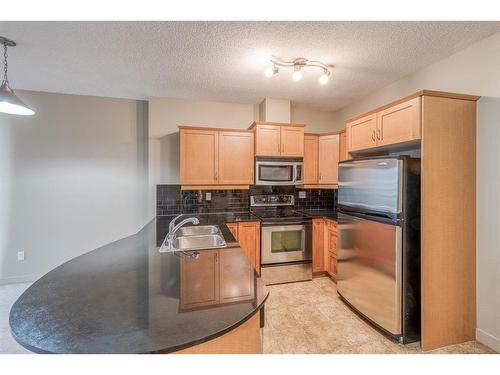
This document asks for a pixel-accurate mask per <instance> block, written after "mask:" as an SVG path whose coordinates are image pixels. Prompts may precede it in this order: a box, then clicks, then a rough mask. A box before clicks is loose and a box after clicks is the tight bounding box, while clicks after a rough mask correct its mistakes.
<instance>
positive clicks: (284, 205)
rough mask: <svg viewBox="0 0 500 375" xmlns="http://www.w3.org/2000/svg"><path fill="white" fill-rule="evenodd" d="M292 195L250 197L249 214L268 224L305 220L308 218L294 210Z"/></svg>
mask: <svg viewBox="0 0 500 375" xmlns="http://www.w3.org/2000/svg"><path fill="white" fill-rule="evenodd" d="M293 206H294V197H293V195H271V194H270V195H253V196H251V197H250V207H251V208H250V212H251V213H252V214H253V215H255V216H257V217H258V218H260V219H263V220H266V221H268V222H270V221H273V222H284V221H287V220H293V221H297V220H305V219H308V218H309V216H307V215H306V214H304V213H302V212H299V211H296V210H295V209H294V207H293Z"/></svg>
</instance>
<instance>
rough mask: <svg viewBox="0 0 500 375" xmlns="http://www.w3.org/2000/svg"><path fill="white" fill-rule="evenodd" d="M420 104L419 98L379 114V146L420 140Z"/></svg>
mask: <svg viewBox="0 0 500 375" xmlns="http://www.w3.org/2000/svg"><path fill="white" fill-rule="evenodd" d="M420 102H421V98H420V97H417V98H414V99H411V100H408V101H406V102H403V103H400V104H397V105H395V106H392V107H389V108H387V109H384V110H382V111H380V112H378V113H377V146H385V145H390V144H395V143H401V142H407V141H412V140H416V139H420V117H421V105H420Z"/></svg>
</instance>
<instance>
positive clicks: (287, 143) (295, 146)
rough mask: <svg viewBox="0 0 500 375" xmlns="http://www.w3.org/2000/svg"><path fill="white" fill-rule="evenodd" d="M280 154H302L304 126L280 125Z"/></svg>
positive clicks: (299, 155)
mask: <svg viewBox="0 0 500 375" xmlns="http://www.w3.org/2000/svg"><path fill="white" fill-rule="evenodd" d="M280 149H281V156H298V157H302V156H304V128H303V127H302V126H281V148H280Z"/></svg>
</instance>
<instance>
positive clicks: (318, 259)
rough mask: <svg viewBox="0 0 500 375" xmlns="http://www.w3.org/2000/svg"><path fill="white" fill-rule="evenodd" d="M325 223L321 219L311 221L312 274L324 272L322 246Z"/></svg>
mask: <svg viewBox="0 0 500 375" xmlns="http://www.w3.org/2000/svg"><path fill="white" fill-rule="evenodd" d="M324 238H325V221H324V220H323V219H313V239H312V247H313V251H312V269H313V272H324V271H325V270H326V268H325V263H324V258H325V254H324V251H325V249H324V244H325V240H324Z"/></svg>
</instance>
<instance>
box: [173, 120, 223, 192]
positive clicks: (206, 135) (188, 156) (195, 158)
mask: <svg viewBox="0 0 500 375" xmlns="http://www.w3.org/2000/svg"><path fill="white" fill-rule="evenodd" d="M218 140H219V137H218V132H217V131H213V130H199V129H192V130H191V129H189V130H188V129H181V131H180V159H181V160H180V164H181V165H180V176H181V184H182V185H214V184H216V183H217V169H218V165H217V164H218V160H219V156H218V150H219V148H218Z"/></svg>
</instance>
